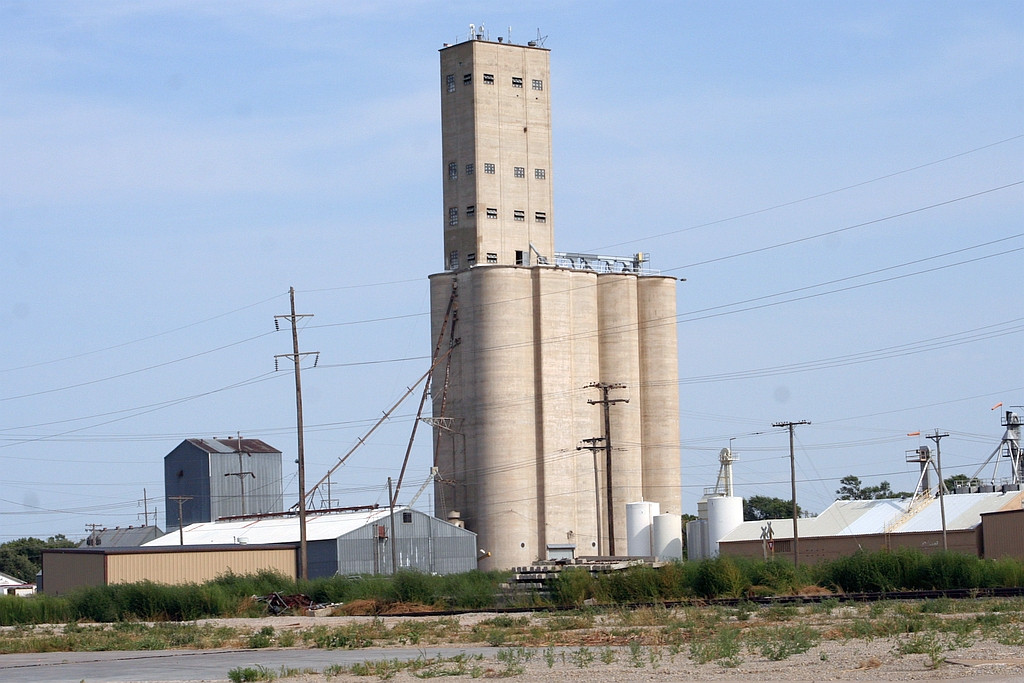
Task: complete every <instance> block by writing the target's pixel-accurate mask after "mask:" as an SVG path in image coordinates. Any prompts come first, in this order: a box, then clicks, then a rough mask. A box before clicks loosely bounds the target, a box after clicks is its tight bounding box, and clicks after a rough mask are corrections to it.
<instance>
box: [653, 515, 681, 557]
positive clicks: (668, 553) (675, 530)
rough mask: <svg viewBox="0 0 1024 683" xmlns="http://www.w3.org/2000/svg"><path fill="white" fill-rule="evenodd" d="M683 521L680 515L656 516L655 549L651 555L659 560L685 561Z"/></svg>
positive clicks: (654, 525) (654, 528) (654, 526)
mask: <svg viewBox="0 0 1024 683" xmlns="http://www.w3.org/2000/svg"><path fill="white" fill-rule="evenodd" d="M682 523H683V519H682V517H680V516H679V515H672V514H664V515H655V516H654V524H653V525H652V528H653V530H654V534H653V535H654V547H653V548H652V549H651V550H652V552H651V554H652V555H654V558H655V559H657V560H681V559H683V526H682Z"/></svg>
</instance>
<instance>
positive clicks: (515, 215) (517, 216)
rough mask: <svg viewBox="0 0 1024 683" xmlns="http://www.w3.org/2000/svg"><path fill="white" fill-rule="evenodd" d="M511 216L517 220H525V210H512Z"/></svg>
mask: <svg viewBox="0 0 1024 683" xmlns="http://www.w3.org/2000/svg"><path fill="white" fill-rule="evenodd" d="M512 218H514V219H515V220H517V221H525V220H526V212H525V211H513V212H512Z"/></svg>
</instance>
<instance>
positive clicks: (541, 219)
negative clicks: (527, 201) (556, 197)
mask: <svg viewBox="0 0 1024 683" xmlns="http://www.w3.org/2000/svg"><path fill="white" fill-rule="evenodd" d="M533 220H535V221H537V222H538V223H547V222H548V215H547V213H545V212H544V211H537V212H535V213H534V214H533Z"/></svg>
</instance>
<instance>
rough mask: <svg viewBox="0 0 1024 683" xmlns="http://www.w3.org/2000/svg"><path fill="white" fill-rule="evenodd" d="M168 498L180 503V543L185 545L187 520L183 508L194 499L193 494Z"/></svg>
mask: <svg viewBox="0 0 1024 683" xmlns="http://www.w3.org/2000/svg"><path fill="white" fill-rule="evenodd" d="M167 500H173V501H174V502H176V503H177V504H178V545H185V520H184V519H182V517H181V508H182V506H183V505H184V504H185V502H186V501H189V500H192V496H167ZM164 521H165V522H166V521H167V520H164Z"/></svg>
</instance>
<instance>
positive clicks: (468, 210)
mask: <svg viewBox="0 0 1024 683" xmlns="http://www.w3.org/2000/svg"><path fill="white" fill-rule="evenodd" d="M475 215H476V206H467V207H466V218H469V217H470V216H475Z"/></svg>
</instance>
